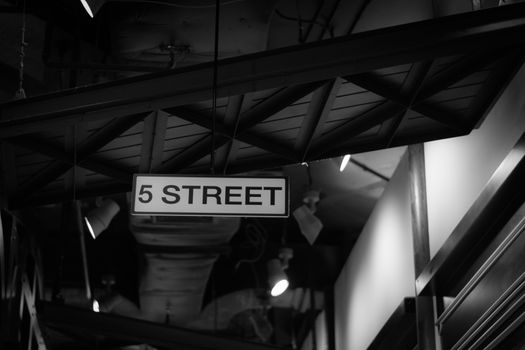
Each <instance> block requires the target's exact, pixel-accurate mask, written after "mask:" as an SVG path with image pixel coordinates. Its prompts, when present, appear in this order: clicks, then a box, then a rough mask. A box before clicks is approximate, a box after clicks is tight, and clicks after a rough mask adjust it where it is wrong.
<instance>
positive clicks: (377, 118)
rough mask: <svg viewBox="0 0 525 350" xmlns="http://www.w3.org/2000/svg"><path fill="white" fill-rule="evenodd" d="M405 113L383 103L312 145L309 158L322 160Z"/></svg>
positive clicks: (390, 104)
mask: <svg viewBox="0 0 525 350" xmlns="http://www.w3.org/2000/svg"><path fill="white" fill-rule="evenodd" d="M404 112H405V108H403V107H402V106H399V105H397V104H395V103H392V102H389V101H387V102H383V103H382V104H380V105H379V106H376V107H374V108H371V109H370V110H368V111H367V112H365V113H363V114H361V115H360V116H358V117H355V118H354V119H351V120H350V121H348V122H346V123H344V125H342V126H340V127H337V128H335V129H333V130H331V131H329V132H327V133H325V134H324V135H323V136H322V137H321V139H319V140H318V141H316V142H315V143H314V144H313V145H312V150H311V152H309V153H308V156H307V158H314V159H317V158H322V157H323V156H324V154H327V153H328V152H329V150H331V149H334V148H338V147H340V146H341V145H344V144H345V143H347V142H348V141H349V140H350V139H351V138H352V137H354V136H357V135H359V134H361V133H363V132H365V131H367V130H369V129H371V128H373V127H374V126H376V125H378V124H381V123H382V122H384V121H386V120H388V119H390V118H394V117H397V116H399V115H400V114H401V113H404Z"/></svg>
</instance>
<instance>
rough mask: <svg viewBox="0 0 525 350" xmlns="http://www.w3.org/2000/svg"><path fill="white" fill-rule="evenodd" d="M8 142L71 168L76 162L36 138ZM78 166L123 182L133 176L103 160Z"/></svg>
mask: <svg viewBox="0 0 525 350" xmlns="http://www.w3.org/2000/svg"><path fill="white" fill-rule="evenodd" d="M7 141H8V142H9V143H11V144H13V145H16V146H19V147H23V148H25V149H27V150H28V151H32V152H36V153H40V154H42V155H45V156H47V157H50V158H53V159H55V160H58V161H60V162H63V163H66V164H69V165H70V166H72V165H73V162H74V157H73V154H69V153H67V152H65V151H63V150H62V149H60V148H59V147H56V146H54V145H51V144H49V143H47V142H44V141H42V140H39V139H36V138H34V139H30V138H27V137H21V136H19V137H14V138H11V139H7ZM77 165H78V166H80V167H82V168H84V169H87V170H91V171H94V172H96V173H99V174H102V175H105V176H108V177H111V178H114V179H116V180H119V181H122V182H130V181H131V174H130V173H129V172H127V171H126V170H125V169H121V168H119V167H116V166H115V165H114V164H109V163H106V162H104V161H101V160H96V159H93V158H91V157H87V158H85V159H84V160H82V161H80V162H78V163H77Z"/></svg>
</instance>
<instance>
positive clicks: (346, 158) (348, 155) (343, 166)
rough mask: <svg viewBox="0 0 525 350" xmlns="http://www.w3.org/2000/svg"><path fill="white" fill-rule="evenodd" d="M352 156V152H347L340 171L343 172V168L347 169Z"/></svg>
mask: <svg viewBox="0 0 525 350" xmlns="http://www.w3.org/2000/svg"><path fill="white" fill-rule="evenodd" d="M351 157H352V156H351V155H350V154H345V156H344V157H343V160H342V161H341V166H340V167H339V171H340V172H343V170H345V168H346V166H347V165H348V162H349V161H350V158H351Z"/></svg>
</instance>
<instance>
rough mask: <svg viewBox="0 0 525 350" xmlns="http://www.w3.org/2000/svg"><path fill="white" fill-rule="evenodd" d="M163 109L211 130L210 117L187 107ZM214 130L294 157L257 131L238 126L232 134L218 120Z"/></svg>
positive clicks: (276, 141) (287, 150) (275, 152)
mask: <svg viewBox="0 0 525 350" xmlns="http://www.w3.org/2000/svg"><path fill="white" fill-rule="evenodd" d="M165 111H166V112H168V113H169V114H171V115H174V116H176V117H179V118H181V119H184V120H186V121H189V122H191V123H194V124H197V125H200V126H202V127H204V128H207V129H208V130H212V120H211V119H210V118H208V117H207V116H205V115H203V114H200V113H199V112H196V111H194V110H192V109H190V108H188V107H174V108H169V109H165ZM215 132H216V133H217V134H219V135H221V136H224V137H227V138H228V139H230V140H233V137H235V138H236V139H238V140H240V141H242V142H244V143H247V144H249V145H252V146H255V147H258V148H261V149H263V150H265V151H268V152H270V153H274V154H280V155H285V156H288V157H290V158H291V159H295V155H294V154H293V152H292V151H291V150H290V149H289V148H288V147H286V146H285V145H282V144H280V142H279V141H278V140H274V139H270V138H268V137H265V136H263V135H261V134H259V133H257V132H253V131H249V130H246V128H244V129H242V128H238V130H237V132H236V134H235V135H233V130H231V129H230V127H228V126H227V125H226V124H224V123H221V122H220V121H215Z"/></svg>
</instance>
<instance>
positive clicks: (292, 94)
mask: <svg viewBox="0 0 525 350" xmlns="http://www.w3.org/2000/svg"><path fill="white" fill-rule="evenodd" d="M320 85H322V82H313V83H309V84H303V85H298V86H292V87H288V88H284V89H282V90H280V91H278V92H277V93H275V94H274V95H272V96H270V97H269V98H267V99H265V100H263V101H261V102H260V103H258V104H257V105H255V106H254V107H252V108H251V109H249V110H247V111H245V112H243V113H241V115H240V116H239V118H240V119H239V125H238V127H237V132H236V138H238V137H239V135H242V134H243V133H244V132H246V131H247V130H248V129H250V128H253V127H254V126H255V125H257V124H258V123H260V122H262V121H263V120H265V119H268V118H269V117H271V116H272V115H274V114H275V113H277V112H279V111H281V110H282V109H284V108H286V107H287V106H289V105H290V104H292V103H294V102H295V101H297V100H299V99H300V98H302V97H304V96H306V95H308V94H309V93H311V92H312V91H314V90H315V89H316V88H318V87H319V86H320ZM203 122H204V121H203ZM218 136H219V137H216V138H215V142H214V149H215V150H217V149H219V148H220V147H222V146H224V145H225V144H226V143H227V142H228V140H229V137H226V136H222V135H218ZM211 143H212V140H211V137H204V138H203V139H201V140H199V141H198V145H195V144H194V145H192V146H191V148H188V149H186V150H184V151H183V152H181V153H179V154H177V155H175V156H174V157H172V158H171V159H169V160H167V161H166V162H164V164H162V166H160V167H159V168H158V169H157V170H156V171H157V172H160V173H174V172H178V171H180V170H182V169H183V168H184V167H187V166H189V165H191V164H193V163H195V162H196V161H198V160H199V159H201V158H203V157H205V156H206V155H208V154H210V153H211V151H212V149H211V147H212V146H211ZM289 153H290V152H288V151H285V156H286V155H288V154H289ZM291 157H293V155H292V156H291ZM291 157H290V158H291ZM290 158H289V157H286V159H288V160H290ZM292 159H293V158H292Z"/></svg>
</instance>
